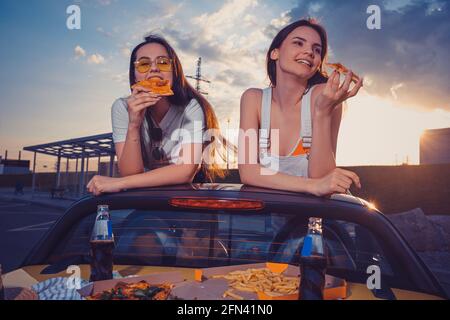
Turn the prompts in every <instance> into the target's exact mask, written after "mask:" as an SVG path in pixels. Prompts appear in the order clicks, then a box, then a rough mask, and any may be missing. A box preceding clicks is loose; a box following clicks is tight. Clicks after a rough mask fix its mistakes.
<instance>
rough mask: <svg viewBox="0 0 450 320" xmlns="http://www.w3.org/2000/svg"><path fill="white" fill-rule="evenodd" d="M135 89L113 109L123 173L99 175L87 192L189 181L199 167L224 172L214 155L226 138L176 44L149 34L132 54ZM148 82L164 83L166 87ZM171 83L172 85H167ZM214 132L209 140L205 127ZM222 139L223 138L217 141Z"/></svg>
mask: <svg viewBox="0 0 450 320" xmlns="http://www.w3.org/2000/svg"><path fill="white" fill-rule="evenodd" d="M129 78H130V89H131V95H130V96H128V97H125V98H119V99H117V100H116V101H115V102H114V104H113V106H112V111H111V118H112V127H113V140H114V144H115V150H116V155H117V158H118V165H119V171H120V175H121V177H120V178H110V177H102V176H95V177H93V178H92V179H91V181H89V183H88V185H87V188H88V191H89V192H92V193H93V194H95V195H99V194H101V193H104V192H118V191H121V190H123V189H131V188H139V187H151V186H160V185H171V184H183V183H190V182H192V180H193V179H194V176H195V175H196V173H197V172H198V171H199V170H200V169H201V170H202V173H203V174H204V176H205V178H206V179H207V180H212V179H214V177H216V176H223V175H224V173H225V172H224V170H222V169H221V168H220V167H219V165H218V164H217V163H216V162H215V161H214V159H215V157H216V155H217V154H219V155H221V154H223V153H220V150H219V148H221V147H227V142H226V141H225V140H224V139H223V138H222V136H221V135H220V132H219V131H218V129H219V125H218V121H217V117H216V115H215V113H214V111H213V109H212V106H211V105H210V104H209V102H208V101H207V100H206V99H205V98H204V97H203V96H202V95H200V94H199V93H198V92H197V91H196V90H195V89H194V88H192V86H191V85H190V84H189V83H188V82H187V80H186V78H185V76H184V73H183V69H182V66H181V62H180V60H179V59H178V56H177V54H176V53H175V51H174V49H173V48H172V47H171V46H170V45H169V43H168V42H167V41H166V40H165V39H164V38H162V37H160V36H156V35H150V36H147V37H146V38H145V41H144V42H142V43H140V44H139V45H138V46H136V47H135V48H134V50H133V51H132V53H131V58H130V70H129ZM146 83H162V84H163V85H164V86H166V88H162V87H161V88H159V89H161V90H162V89H164V90H165V91H161V90H159V89H158V90H153V89H152V87H151V86H150V87H148V86H147V85H145V84H146ZM167 89H168V90H167ZM211 130H216V131H215V136H214V137H215V138H217V137H218V138H219V139H211V140H210V141H205V139H204V133H205V132H206V131H211ZM217 141H221V142H222V144H220V143H217Z"/></svg>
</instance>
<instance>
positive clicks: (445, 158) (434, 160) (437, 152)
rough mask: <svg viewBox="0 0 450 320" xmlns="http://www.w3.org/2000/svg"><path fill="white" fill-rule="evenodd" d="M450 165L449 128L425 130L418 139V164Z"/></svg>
mask: <svg viewBox="0 0 450 320" xmlns="http://www.w3.org/2000/svg"><path fill="white" fill-rule="evenodd" d="M447 163H450V128H443V129H432V130H425V131H424V133H423V134H422V136H421V137H420V164H447Z"/></svg>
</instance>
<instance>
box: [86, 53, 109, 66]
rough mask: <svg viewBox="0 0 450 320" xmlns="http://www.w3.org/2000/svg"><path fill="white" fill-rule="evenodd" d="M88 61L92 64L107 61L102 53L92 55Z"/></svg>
mask: <svg viewBox="0 0 450 320" xmlns="http://www.w3.org/2000/svg"><path fill="white" fill-rule="evenodd" d="M87 61H88V63H91V64H103V63H105V58H104V57H103V56H102V55H101V54H99V53H95V54H92V55H90V56H89V58H88V60H87Z"/></svg>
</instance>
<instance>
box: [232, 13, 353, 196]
mask: <svg viewBox="0 0 450 320" xmlns="http://www.w3.org/2000/svg"><path fill="white" fill-rule="evenodd" d="M326 55H327V35H326V31H325V29H324V28H323V27H322V26H320V25H319V24H318V23H317V22H315V21H314V20H313V19H308V20H299V21H296V22H294V23H292V24H290V25H288V26H286V27H284V28H283V29H282V30H281V31H280V32H279V33H278V34H277V35H276V36H275V38H274V39H273V41H272V44H271V46H270V48H269V50H268V52H267V74H268V76H269V79H270V82H271V85H270V86H269V87H268V88H266V89H262V90H261V89H254V88H251V89H248V90H246V91H245V92H244V93H243V95H242V97H241V122H240V129H241V130H240V137H239V159H241V161H240V163H239V173H240V176H241V181H242V182H243V183H245V184H250V185H255V186H263V187H268V188H274V189H282V190H289V191H297V192H308V193H312V194H315V195H319V196H322V195H328V194H331V193H334V192H342V193H344V192H346V191H347V190H348V189H349V188H350V186H351V185H352V184H353V183H354V184H355V185H356V186H358V187H361V185H360V181H359V178H358V176H357V175H356V174H355V173H353V172H350V171H347V170H343V169H339V168H336V162H335V154H336V146H337V136H338V132H339V126H340V121H341V115H342V102H343V101H345V100H346V99H348V98H350V97H353V96H355V95H356V94H357V93H358V90H359V89H360V88H361V86H362V79H360V81H358V82H357V83H356V85H355V86H354V87H353V88H352V89H350V84H351V79H352V72H351V71H350V72H348V73H347V75H346V77H345V80H344V82H343V83H342V85H341V84H340V79H339V78H340V75H339V73H338V72H333V73H332V74H331V75H330V77H327V76H326V75H325V73H324V72H323V71H322V67H323V63H324V61H325V60H326ZM249 131H256V132H257V137H258V141H257V143H253V144H252V143H247V140H246V139H247V137H248V135H247V132H249ZM255 155H257V156H256V157H255ZM255 158H257V159H258V161H257V163H254V162H251V161H250V159H255Z"/></svg>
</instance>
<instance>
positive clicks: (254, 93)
mask: <svg viewBox="0 0 450 320" xmlns="http://www.w3.org/2000/svg"><path fill="white" fill-rule="evenodd" d="M261 101H262V90H261V89H257V88H249V89H247V90H245V91H244V93H243V94H242V97H241V112H245V113H247V112H250V113H255V112H257V113H258V114H259V109H261Z"/></svg>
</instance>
